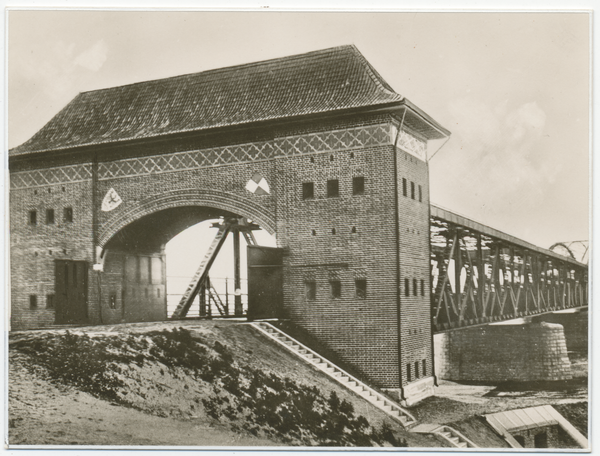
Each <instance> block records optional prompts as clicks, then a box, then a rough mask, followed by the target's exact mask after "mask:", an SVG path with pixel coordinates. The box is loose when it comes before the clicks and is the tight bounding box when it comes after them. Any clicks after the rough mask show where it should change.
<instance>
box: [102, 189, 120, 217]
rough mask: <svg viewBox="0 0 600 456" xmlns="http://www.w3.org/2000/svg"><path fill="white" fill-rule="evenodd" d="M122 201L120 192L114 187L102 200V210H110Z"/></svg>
mask: <svg viewBox="0 0 600 456" xmlns="http://www.w3.org/2000/svg"><path fill="white" fill-rule="evenodd" d="M122 202H123V200H122V199H121V197H120V196H119V194H118V193H117V192H116V191H115V189H114V188H111V189H110V190H109V191H108V192H106V195H104V199H103V200H102V210H103V211H104V212H110V211H112V210H113V209H114V208H116V207H117V206H118V205H119V204H121V203H122Z"/></svg>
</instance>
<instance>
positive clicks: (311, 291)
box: [304, 280, 317, 301]
mask: <svg viewBox="0 0 600 456" xmlns="http://www.w3.org/2000/svg"><path fill="white" fill-rule="evenodd" d="M304 292H305V296H306V299H307V300H308V301H314V300H315V299H317V283H316V282H314V281H312V280H309V281H307V282H304Z"/></svg>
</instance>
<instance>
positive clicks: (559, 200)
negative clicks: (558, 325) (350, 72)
mask: <svg viewBox="0 0 600 456" xmlns="http://www.w3.org/2000/svg"><path fill="white" fill-rule="evenodd" d="M589 33H590V26H589V15H588V14H585V13H473V12H471V13H418V12H410V13H402V12H386V13H383V12H380V13H339V12H336V13H298V12H287V13H284V12H252V13H250V12H235V13H232V12H164V11H162V12H147V11H146V12H142V11H132V12H123V11H121V12H116V11H112V12H107V11H85V12H83V11H10V13H9V15H8V35H7V37H8V145H9V147H14V146H17V145H19V144H21V143H22V142H24V141H26V140H27V139H28V138H30V137H31V136H32V135H33V134H34V133H35V132H36V131H38V130H39V129H40V128H41V127H42V126H43V125H44V124H45V123H46V122H48V121H49V120H50V119H51V118H52V117H53V116H54V115H55V114H56V113H57V112H58V111H59V110H60V109H61V108H63V107H64V106H65V105H66V104H67V103H68V102H69V101H70V100H71V99H72V98H73V97H75V95H77V93H79V92H82V91H87V90H94V89H101V88H105V87H113V86H118V85H122V84H129V83H134V82H139V81H144V80H151V79H157V78H163V77H169V76H175V75H179V74H185V73H193V72H199V71H205V70H209V69H214V68H220V67H224V66H230V65H237V64H243V63H248V62H254V61H259V60H264V59H270V58H276V57H282V56H286V55H292V54H298V53H303V52H308V51H312V50H317V49H324V48H328V47H332V46H339V45H343V44H354V45H356V46H357V48H358V49H359V50H360V51H361V52H362V53H363V55H364V56H365V57H366V58H367V60H368V61H369V62H370V63H371V64H372V65H373V66H374V67H375V68H376V69H377V71H378V72H379V73H380V74H381V75H382V76H383V78H384V79H385V80H386V81H387V82H388V83H389V84H390V85H391V86H392V87H393V88H394V90H395V91H396V92H397V93H399V94H401V95H403V96H405V97H407V98H408V99H409V100H411V101H412V102H413V103H415V104H416V105H417V106H419V107H420V108H421V109H423V110H424V111H425V112H427V113H428V114H429V115H431V116H432V117H433V118H434V119H436V120H437V121H438V122H439V123H440V124H442V125H443V126H444V127H446V128H447V129H448V130H450V131H451V132H452V135H451V137H450V139H449V140H448V142H447V143H445V144H444V145H443V147H442V148H441V149H440V150H439V151H438V152H437V153H436V154H435V156H433V158H432V159H431V161H430V189H431V200H432V203H434V204H437V205H440V206H443V207H445V208H447V209H450V210H452V211H454V212H457V213H459V214H461V215H464V216H467V217H469V218H472V219H474V220H477V221H479V222H481V223H484V224H486V225H490V226H492V227H494V228H496V229H499V230H501V231H504V232H506V233H509V234H512V235H514V236H517V237H519V238H521V239H524V240H526V241H529V242H532V243H534V244H536V245H539V246H541V247H546V248H547V247H549V246H550V245H551V244H553V243H555V242H558V241H575V240H586V239H588V238H589V233H588V231H589V214H588V212H589V179H590V178H589V160H590V150H589V149H590V147H589V143H590V134H589V121H590V117H589V106H590V101H589V93H590V87H589V73H590V67H589V60H590V47H589ZM440 143H441V142H437V143H430V152H429V153H430V155H431V154H433V153H434V152H435V151H436V150H437V148H438V147H439V146H440V145H441V144H440Z"/></svg>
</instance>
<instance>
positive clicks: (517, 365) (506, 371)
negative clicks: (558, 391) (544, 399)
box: [435, 322, 572, 382]
mask: <svg viewBox="0 0 600 456" xmlns="http://www.w3.org/2000/svg"><path fill="white" fill-rule="evenodd" d="M435 354H436V370H437V375H438V376H439V377H441V378H444V379H447V380H457V381H458V380H472V381H496V382H498V381H500V382H501V381H532V380H565V379H570V378H572V374H571V363H570V361H569V357H568V355H567V346H566V342H565V335H564V331H563V327H562V326H561V325H557V324H551V323H544V322H542V323H536V324H523V325H488V326H483V327H475V328H467V329H461V330H456V331H449V332H445V333H441V334H436V336H435Z"/></svg>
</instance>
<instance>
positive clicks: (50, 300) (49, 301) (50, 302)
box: [46, 294, 54, 309]
mask: <svg viewBox="0 0 600 456" xmlns="http://www.w3.org/2000/svg"><path fill="white" fill-rule="evenodd" d="M46 309H54V295H53V294H48V295H46Z"/></svg>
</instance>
